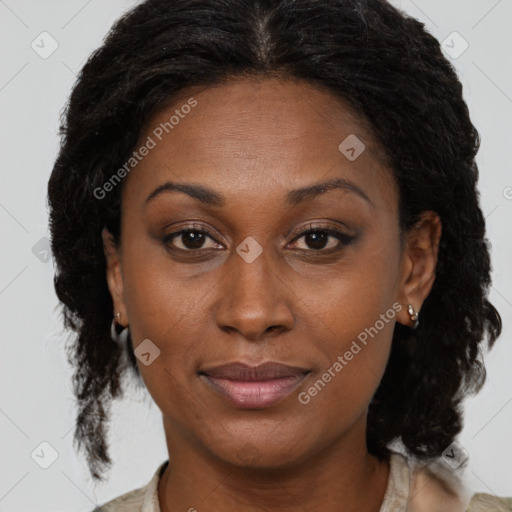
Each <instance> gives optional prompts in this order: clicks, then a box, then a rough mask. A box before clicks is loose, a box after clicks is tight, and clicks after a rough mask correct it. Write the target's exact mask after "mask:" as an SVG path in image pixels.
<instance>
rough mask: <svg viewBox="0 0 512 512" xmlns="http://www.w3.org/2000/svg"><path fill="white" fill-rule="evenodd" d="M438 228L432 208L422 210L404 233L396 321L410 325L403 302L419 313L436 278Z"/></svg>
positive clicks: (439, 237) (439, 222) (439, 233)
mask: <svg viewBox="0 0 512 512" xmlns="http://www.w3.org/2000/svg"><path fill="white" fill-rule="evenodd" d="M441 232H442V225H441V219H440V218H439V216H438V215H437V214H436V213H435V212H433V211H426V212H423V213H422V215H421V218H420V220H419V221H418V222H417V223H416V225H415V226H414V227H413V228H411V229H410V230H409V231H408V232H407V234H406V235H405V236H406V240H405V244H404V252H403V255H402V278H401V282H400V290H399V301H400V303H401V304H402V305H403V306H404V307H402V309H401V310H400V312H399V313H398V315H397V321H398V322H400V323H401V324H403V325H408V326H410V327H412V326H413V325H414V322H413V321H412V320H411V319H410V317H409V314H408V313H407V305H408V304H411V305H412V307H413V308H414V309H415V310H416V311H417V312H418V313H419V312H420V310H421V307H422V305H423V302H424V301H425V299H426V298H427V296H428V294H429V293H430V290H431V289H432V286H433V284H434V281H435V278H436V266H437V256H438V253H439V242H440V240H441Z"/></svg>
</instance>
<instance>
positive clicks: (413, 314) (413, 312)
mask: <svg viewBox="0 0 512 512" xmlns="http://www.w3.org/2000/svg"><path fill="white" fill-rule="evenodd" d="M407 313H408V314H409V318H410V319H411V321H413V322H414V325H413V326H412V328H413V329H416V328H417V327H418V324H419V323H420V320H419V313H418V312H417V311H416V310H415V309H414V307H413V306H412V304H408V305H407Z"/></svg>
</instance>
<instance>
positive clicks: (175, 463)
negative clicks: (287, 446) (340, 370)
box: [158, 418, 389, 512]
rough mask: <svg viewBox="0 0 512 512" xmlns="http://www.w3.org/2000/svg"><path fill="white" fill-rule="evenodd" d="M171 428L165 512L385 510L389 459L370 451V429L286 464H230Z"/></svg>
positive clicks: (161, 490) (162, 496) (163, 486)
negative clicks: (378, 456) (368, 446)
mask: <svg viewBox="0 0 512 512" xmlns="http://www.w3.org/2000/svg"><path fill="white" fill-rule="evenodd" d="M364 419H366V418H364ZM164 422H165V420H164ZM165 431H166V438H167V445H168V450H169V453H170V454H171V456H170V458H169V465H168V466H167V468H166V470H165V472H164V474H163V475H162V478H161V480H160V483H159V486H158V496H159V502H160V508H161V512H174V511H176V510H186V511H191V512H193V511H194V510H197V511H200V512H214V511H218V510H247V509H250V510H252V511H255V512H259V511H261V512H263V511H266V510H269V509H271V510H273V511H276V512H292V511H297V510H322V512H339V511H340V510H343V512H356V511H360V510H365V511H367V512H379V510H380V507H381V504H382V501H383V498H384V493H385V491H386V487H387V482H388V478H389V463H388V462H387V461H382V462H381V461H379V460H378V459H377V458H375V457H374V456H372V455H370V454H369V453H368V451H367V448H366V441H365V437H364V435H361V432H362V433H363V434H364V433H365V430H364V428H363V429H360V428H355V429H353V432H349V433H346V434H345V435H344V436H343V437H342V438H340V439H339V440H337V441H336V443H335V444H334V445H330V446H329V447H328V448H326V449H324V450H322V451H321V452H319V453H316V454H315V455H313V456H311V457H309V458H307V459H305V460H304V461H303V462H302V463H296V464H293V465H291V464H290V465H288V466H287V467H286V468H283V467H280V468H251V467H241V466H236V465H233V464H228V463H226V462H225V461H220V460H219V459H218V458H215V457H214V456H212V455H211V454H210V453H207V452H206V451H204V449H198V446H196V445H192V444H191V443H190V440H185V439H183V438H182V437H179V435H178V433H177V432H176V431H175V430H173V429H172V427H171V426H170V425H168V424H166V428H165ZM175 434H176V435H175ZM354 434H355V435H354Z"/></svg>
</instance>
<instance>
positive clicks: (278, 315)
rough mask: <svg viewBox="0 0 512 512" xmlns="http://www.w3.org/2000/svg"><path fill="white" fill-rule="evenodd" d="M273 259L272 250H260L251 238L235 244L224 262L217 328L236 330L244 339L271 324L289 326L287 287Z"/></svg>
mask: <svg viewBox="0 0 512 512" xmlns="http://www.w3.org/2000/svg"><path fill="white" fill-rule="evenodd" d="M249 238H250V237H249ZM272 260H273V254H272V250H271V249H265V250H263V247H261V246H260V245H259V244H258V243H257V242H256V241H255V240H254V239H252V240H251V239H249V240H248V239H246V240H244V242H242V243H241V244H240V245H239V246H238V247H237V250H236V253H235V252H234V253H233V254H232V255H231V257H230V259H229V262H228V263H227V265H228V266H229V269H228V272H227V274H226V276H225V278H224V279H226V280H227V281H228V282H227V283H225V284H226V286H225V287H223V288H224V291H223V293H222V294H221V298H220V301H221V303H220V306H219V308H218V310H217V324H218V325H219V327H221V328H224V329H226V328H232V329H236V330H238V331H239V332H240V333H241V334H243V335H244V336H245V337H247V338H257V337H258V336H261V335H262V334H264V333H265V332H266V331H267V330H270V328H271V327H272V328H274V330H277V329H275V328H280V329H281V330H283V329H285V330H286V329H290V328H291V327H292V325H293V315H292V312H291V311H290V308H289V301H288V297H287V292H286V289H287V288H286V286H284V282H283V280H282V279H281V278H280V276H279V274H278V269H277V268H276V266H275V265H273V263H272Z"/></svg>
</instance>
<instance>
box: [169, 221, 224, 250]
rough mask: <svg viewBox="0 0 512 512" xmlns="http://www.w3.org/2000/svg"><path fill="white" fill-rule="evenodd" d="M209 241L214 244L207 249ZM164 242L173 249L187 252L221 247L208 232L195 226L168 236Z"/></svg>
mask: <svg viewBox="0 0 512 512" xmlns="http://www.w3.org/2000/svg"><path fill="white" fill-rule="evenodd" d="M207 240H211V241H212V242H214V243H213V244H212V245H211V246H210V247H208V246H206V247H205V242H206V241H207ZM163 242H164V243H165V244H166V245H167V246H168V247H170V248H171V249H177V250H180V251H187V252H192V251H198V250H199V249H203V250H208V249H216V248H218V247H219V246H220V244H218V243H217V242H216V241H215V239H214V238H213V236H212V235H211V234H210V233H209V232H208V231H206V230H205V229H203V228H199V227H197V228H196V227H194V226H191V227H188V228H185V229H181V230H179V231H175V232H174V233H170V234H168V235H166V236H165V237H164V239H163ZM179 245H181V247H180V246H179ZM221 247H222V246H221Z"/></svg>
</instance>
